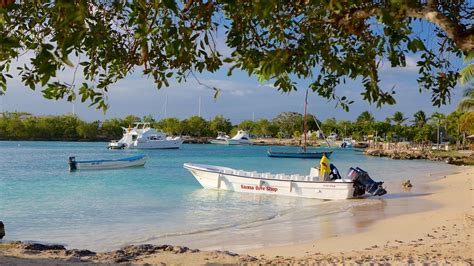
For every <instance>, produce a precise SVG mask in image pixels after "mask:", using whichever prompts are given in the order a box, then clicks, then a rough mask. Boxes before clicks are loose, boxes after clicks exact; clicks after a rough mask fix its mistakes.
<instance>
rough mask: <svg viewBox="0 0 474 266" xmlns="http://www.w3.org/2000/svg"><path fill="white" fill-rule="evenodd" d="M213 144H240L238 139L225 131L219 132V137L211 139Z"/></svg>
mask: <svg viewBox="0 0 474 266" xmlns="http://www.w3.org/2000/svg"><path fill="white" fill-rule="evenodd" d="M211 143H212V144H222V145H239V144H240V143H239V141H238V140H233V139H231V138H230V137H229V135H227V134H226V133H225V132H217V138H215V139H213V140H211Z"/></svg>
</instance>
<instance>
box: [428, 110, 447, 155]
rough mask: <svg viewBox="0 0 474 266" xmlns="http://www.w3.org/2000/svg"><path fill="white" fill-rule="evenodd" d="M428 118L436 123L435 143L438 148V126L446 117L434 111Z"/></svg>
mask: <svg viewBox="0 0 474 266" xmlns="http://www.w3.org/2000/svg"><path fill="white" fill-rule="evenodd" d="M430 119H431V120H433V121H435V122H436V123H437V124H438V131H437V134H436V143H437V148H438V150H439V127H440V126H441V123H442V122H443V121H444V120H445V119H446V116H445V115H444V114H442V113H438V112H434V113H433V114H431V117H430Z"/></svg>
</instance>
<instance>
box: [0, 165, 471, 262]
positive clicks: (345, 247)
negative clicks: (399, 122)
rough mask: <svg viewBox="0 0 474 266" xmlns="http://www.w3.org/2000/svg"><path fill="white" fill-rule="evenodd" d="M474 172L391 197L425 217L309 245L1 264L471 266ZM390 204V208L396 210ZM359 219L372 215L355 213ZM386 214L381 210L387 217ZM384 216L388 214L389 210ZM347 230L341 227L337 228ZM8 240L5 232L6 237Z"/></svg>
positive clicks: (59, 250)
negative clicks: (371, 265) (411, 194)
mask: <svg viewBox="0 0 474 266" xmlns="http://www.w3.org/2000/svg"><path fill="white" fill-rule="evenodd" d="M473 177H474V167H460V168H459V172H458V173H455V174H452V175H448V176H445V177H443V178H441V179H439V180H436V181H434V182H430V183H428V184H422V183H417V182H416V180H412V183H413V184H414V188H417V187H419V188H420V189H421V190H420V191H423V193H417V194H416V196H414V197H405V198H396V197H395V198H393V199H391V198H388V199H387V200H393V201H394V202H396V204H398V209H401V210H403V209H404V208H405V207H406V208H407V209H409V206H411V205H416V204H415V201H416V202H418V201H424V202H426V203H425V205H429V206H430V207H429V208H425V209H423V210H420V211H415V210H413V209H412V210H410V211H409V212H408V211H407V213H404V212H403V211H401V212H400V213H399V214H398V215H393V213H392V214H391V215H389V216H387V217H383V218H382V219H377V220H375V221H373V220H371V221H370V222H366V221H365V220H363V219H361V220H360V221H358V226H359V227H360V228H361V230H358V231H357V232H352V233H348V234H340V235H332V236H328V237H325V238H321V239H318V240H313V241H307V242H304V243H292V244H287V245H280V246H276V247H275V246H269V247H264V248H249V249H243V250H239V254H237V253H233V252H232V250H231V251H230V252H229V251H207V250H206V251H202V250H198V249H192V248H186V247H182V246H168V245H138V246H128V247H124V248H122V249H120V250H116V251H111V252H100V253H99V252H98V253H95V252H92V251H87V250H66V249H64V247H62V246H42V245H31V244H24V243H3V244H0V264H7V265H36V264H42V265H45V264H49V265H56V264H65V263H74V264H78V263H79V264H82V263H84V264H87V263H112V264H115V263H134V264H135V263H136V264H145V263H148V264H162V263H165V264H188V265H195V264H210V263H217V264H228V263H231V264H236V263H244V264H248V263H265V264H275V263H281V264H295V263H298V264H313V263H352V264H368V263H382V264H385V263H389V264H407V263H441V264H461V265H469V264H472V263H473V262H474V261H473V260H474V254H473V253H474V252H473V250H474V243H473V238H472V236H473V234H474V230H473V229H474V212H473V205H474V204H473V199H474V198H473ZM392 205H393V204H392ZM353 211H354V212H358V213H359V216H361V217H362V216H363V215H361V214H364V212H366V211H367V210H364V209H363V208H362V209H356V210H353ZM382 211H384V210H382ZM385 211H386V210H385ZM337 226H342V225H337ZM7 233H8V231H7Z"/></svg>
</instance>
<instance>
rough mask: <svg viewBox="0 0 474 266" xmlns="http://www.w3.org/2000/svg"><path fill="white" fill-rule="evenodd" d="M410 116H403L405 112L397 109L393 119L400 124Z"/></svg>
mask: <svg viewBox="0 0 474 266" xmlns="http://www.w3.org/2000/svg"><path fill="white" fill-rule="evenodd" d="M407 119H408V118H406V117H404V116H403V113H402V112H400V111H397V112H395V113H394V114H393V117H392V121H393V122H395V124H396V125H397V126H400V125H401V124H402V123H403V122H405V120H407Z"/></svg>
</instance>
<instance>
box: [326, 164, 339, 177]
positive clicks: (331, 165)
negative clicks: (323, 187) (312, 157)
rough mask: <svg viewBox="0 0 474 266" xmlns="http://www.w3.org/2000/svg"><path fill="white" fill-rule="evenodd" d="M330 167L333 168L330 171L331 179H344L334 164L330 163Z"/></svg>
mask: <svg viewBox="0 0 474 266" xmlns="http://www.w3.org/2000/svg"><path fill="white" fill-rule="evenodd" d="M329 169H331V172H330V173H329V178H331V180H336V179H342V177H341V174H339V170H337V168H336V166H335V165H334V164H332V163H331V164H329Z"/></svg>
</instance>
